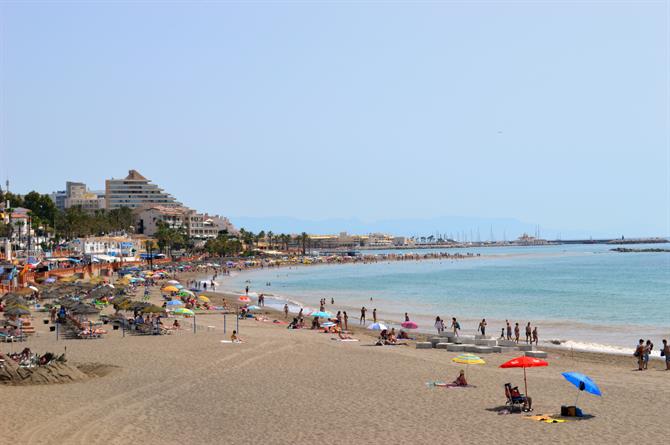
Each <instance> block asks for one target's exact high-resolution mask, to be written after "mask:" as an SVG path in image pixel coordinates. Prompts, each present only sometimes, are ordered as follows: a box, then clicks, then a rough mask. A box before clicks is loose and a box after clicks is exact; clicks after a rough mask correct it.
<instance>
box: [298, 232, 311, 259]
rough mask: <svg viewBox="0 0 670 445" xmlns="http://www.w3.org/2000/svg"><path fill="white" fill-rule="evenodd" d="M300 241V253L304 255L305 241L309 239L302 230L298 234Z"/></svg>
mask: <svg viewBox="0 0 670 445" xmlns="http://www.w3.org/2000/svg"><path fill="white" fill-rule="evenodd" d="M300 241H301V242H302V254H303V255H305V253H306V250H307V242H308V241H309V235H307V233H305V232H302V233H301V234H300Z"/></svg>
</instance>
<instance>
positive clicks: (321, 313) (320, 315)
mask: <svg viewBox="0 0 670 445" xmlns="http://www.w3.org/2000/svg"><path fill="white" fill-rule="evenodd" d="M309 316H310V317H318V318H332V317H333V314H329V313H328V312H324V311H316V312H312V313H311V314H309Z"/></svg>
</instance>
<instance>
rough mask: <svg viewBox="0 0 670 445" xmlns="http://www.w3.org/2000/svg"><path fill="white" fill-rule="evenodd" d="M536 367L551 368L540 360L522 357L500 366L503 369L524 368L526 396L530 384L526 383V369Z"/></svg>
mask: <svg viewBox="0 0 670 445" xmlns="http://www.w3.org/2000/svg"><path fill="white" fill-rule="evenodd" d="M536 366H549V363H547V362H545V361H544V360H540V359H539V358H534V357H526V356H525V355H524V356H522V357H517V358H513V359H512V360H510V361H508V362H505V363H503V364H502V365H500V367H501V368H523V387H524V389H525V391H526V392H525V394H526V396H528V383H527V382H526V368H535V367H536Z"/></svg>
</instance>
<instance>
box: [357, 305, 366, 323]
mask: <svg viewBox="0 0 670 445" xmlns="http://www.w3.org/2000/svg"><path fill="white" fill-rule="evenodd" d="M365 312H367V309H365V306H363V307H362V308H361V319H360V321H359V324H365Z"/></svg>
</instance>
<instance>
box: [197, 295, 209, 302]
mask: <svg viewBox="0 0 670 445" xmlns="http://www.w3.org/2000/svg"><path fill="white" fill-rule="evenodd" d="M198 300H200V301H202V302H203V303H209V298H207V297H205V296H204V295H200V296H198Z"/></svg>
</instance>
